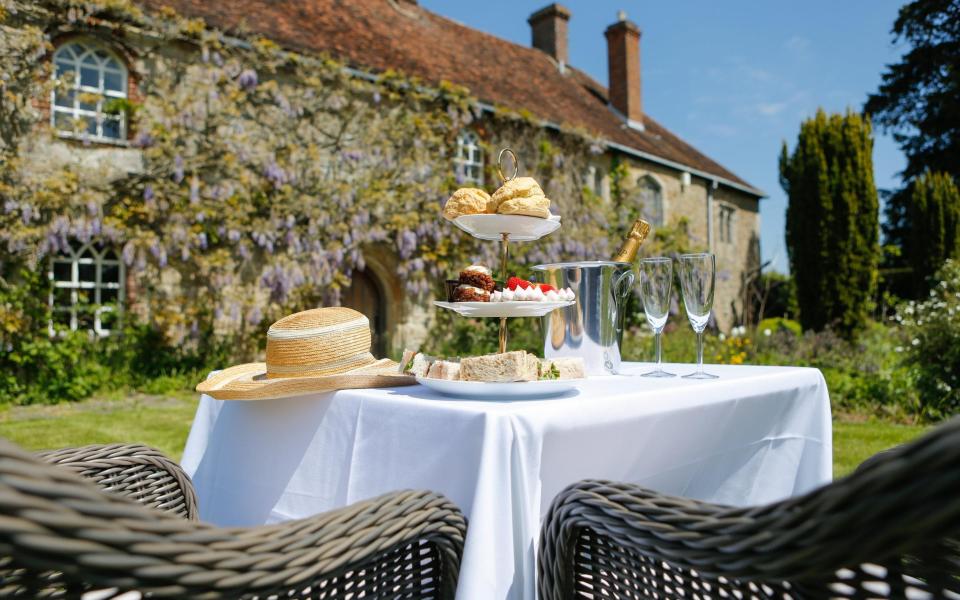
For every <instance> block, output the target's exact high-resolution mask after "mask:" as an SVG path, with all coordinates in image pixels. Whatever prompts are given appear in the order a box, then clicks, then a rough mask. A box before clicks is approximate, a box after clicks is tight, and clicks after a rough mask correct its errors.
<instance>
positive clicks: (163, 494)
mask: <svg viewBox="0 0 960 600" xmlns="http://www.w3.org/2000/svg"><path fill="white" fill-rule="evenodd" d="M37 456H39V457H40V458H41V459H43V460H44V461H45V462H48V463H51V464H55V465H59V466H61V467H65V468H67V469H70V470H71V471H73V472H75V473H77V474H79V475H81V476H83V477H85V478H87V479H90V480H92V481H94V482H95V483H96V484H97V485H98V486H99V487H100V488H101V489H103V490H106V491H108V492H111V493H115V494H120V495H122V496H126V497H128V498H131V499H133V500H136V501H137V502H139V503H141V504H144V505H146V506H151V507H153V508H159V509H161V510H165V511H167V512H170V513H173V514H175V515H179V516H181V517H183V518H185V519H191V520H195V519H196V518H197V494H196V492H195V491H194V489H193V483H192V482H191V481H190V477H188V476H187V474H186V473H184V472H183V469H181V468H180V465H178V464H177V463H175V462H173V461H172V460H170V459H169V458H167V457H166V456H164V454H163V453H161V452H160V451H159V450H156V449H154V448H150V447H148V446H143V445H141V444H108V445H99V444H97V445H91V446H82V447H79V448H64V449H62V450H51V451H49V452H40V453H38V454H37Z"/></svg>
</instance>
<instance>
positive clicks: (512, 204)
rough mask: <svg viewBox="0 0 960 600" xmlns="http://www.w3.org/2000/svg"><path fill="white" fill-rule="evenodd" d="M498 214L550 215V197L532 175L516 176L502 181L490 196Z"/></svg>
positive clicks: (544, 216)
mask: <svg viewBox="0 0 960 600" xmlns="http://www.w3.org/2000/svg"><path fill="white" fill-rule="evenodd" d="M491 203H492V204H493V206H494V207H495V210H496V212H497V213H498V214H501V215H524V216H527V217H539V218H541V219H547V218H549V217H550V199H549V198H547V196H546V194H544V193H543V189H542V188H541V187H540V184H538V183H537V180H536V179H534V178H533V177H517V178H516V179H511V180H510V181H506V182H504V184H503V185H502V186H500V189H498V190H497V191H495V192H494V193H493V196H491Z"/></svg>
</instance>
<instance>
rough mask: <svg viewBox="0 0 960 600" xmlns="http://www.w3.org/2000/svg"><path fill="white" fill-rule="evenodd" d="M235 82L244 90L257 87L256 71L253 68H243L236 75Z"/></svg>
mask: <svg viewBox="0 0 960 600" xmlns="http://www.w3.org/2000/svg"><path fill="white" fill-rule="evenodd" d="M237 83H238V84H240V87H241V88H243V89H244V90H246V91H248V92H250V91H252V90H254V89H255V88H256V87H257V83H258V81H257V72H256V71H254V70H253V69H244V70H243V71H240V75H238V76H237Z"/></svg>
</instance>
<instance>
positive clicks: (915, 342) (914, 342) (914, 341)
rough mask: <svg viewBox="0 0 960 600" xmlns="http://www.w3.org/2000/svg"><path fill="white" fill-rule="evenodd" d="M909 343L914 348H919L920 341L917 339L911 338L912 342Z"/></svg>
mask: <svg viewBox="0 0 960 600" xmlns="http://www.w3.org/2000/svg"><path fill="white" fill-rule="evenodd" d="M910 343H911V344H913V345H914V346H919V345H920V340H919V339H918V338H913V340H911V342H910Z"/></svg>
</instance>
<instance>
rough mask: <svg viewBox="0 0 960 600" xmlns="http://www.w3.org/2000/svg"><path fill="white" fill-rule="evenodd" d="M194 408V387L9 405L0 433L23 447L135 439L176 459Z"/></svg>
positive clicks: (1, 416)
mask: <svg viewBox="0 0 960 600" xmlns="http://www.w3.org/2000/svg"><path fill="white" fill-rule="evenodd" d="M196 408H197V395H196V393H195V392H182V393H179V394H173V395H169V394H168V395H165V396H150V395H144V394H136V395H134V396H132V397H128V398H124V399H116V398H98V399H95V400H88V401H85V402H79V403H76V404H59V405H55V406H24V407H12V408H9V409H7V410H6V411H4V412H2V413H0V436H2V437H5V438H7V439H10V440H12V441H13V442H15V443H16V444H19V445H20V446H23V447H24V448H27V449H28V450H46V449H51V448H62V447H65V446H82V445H84V444H106V443H111V442H140V443H144V444H147V445H148V446H153V447H154V448H157V449H158V450H161V451H163V452H164V453H165V454H166V455H167V456H170V457H172V458H174V459H175V460H180V455H181V453H182V452H183V445H184V443H185V442H186V441H187V433H188V432H189V431H190V423H192V422H193V415H194V412H195V411H196Z"/></svg>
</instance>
